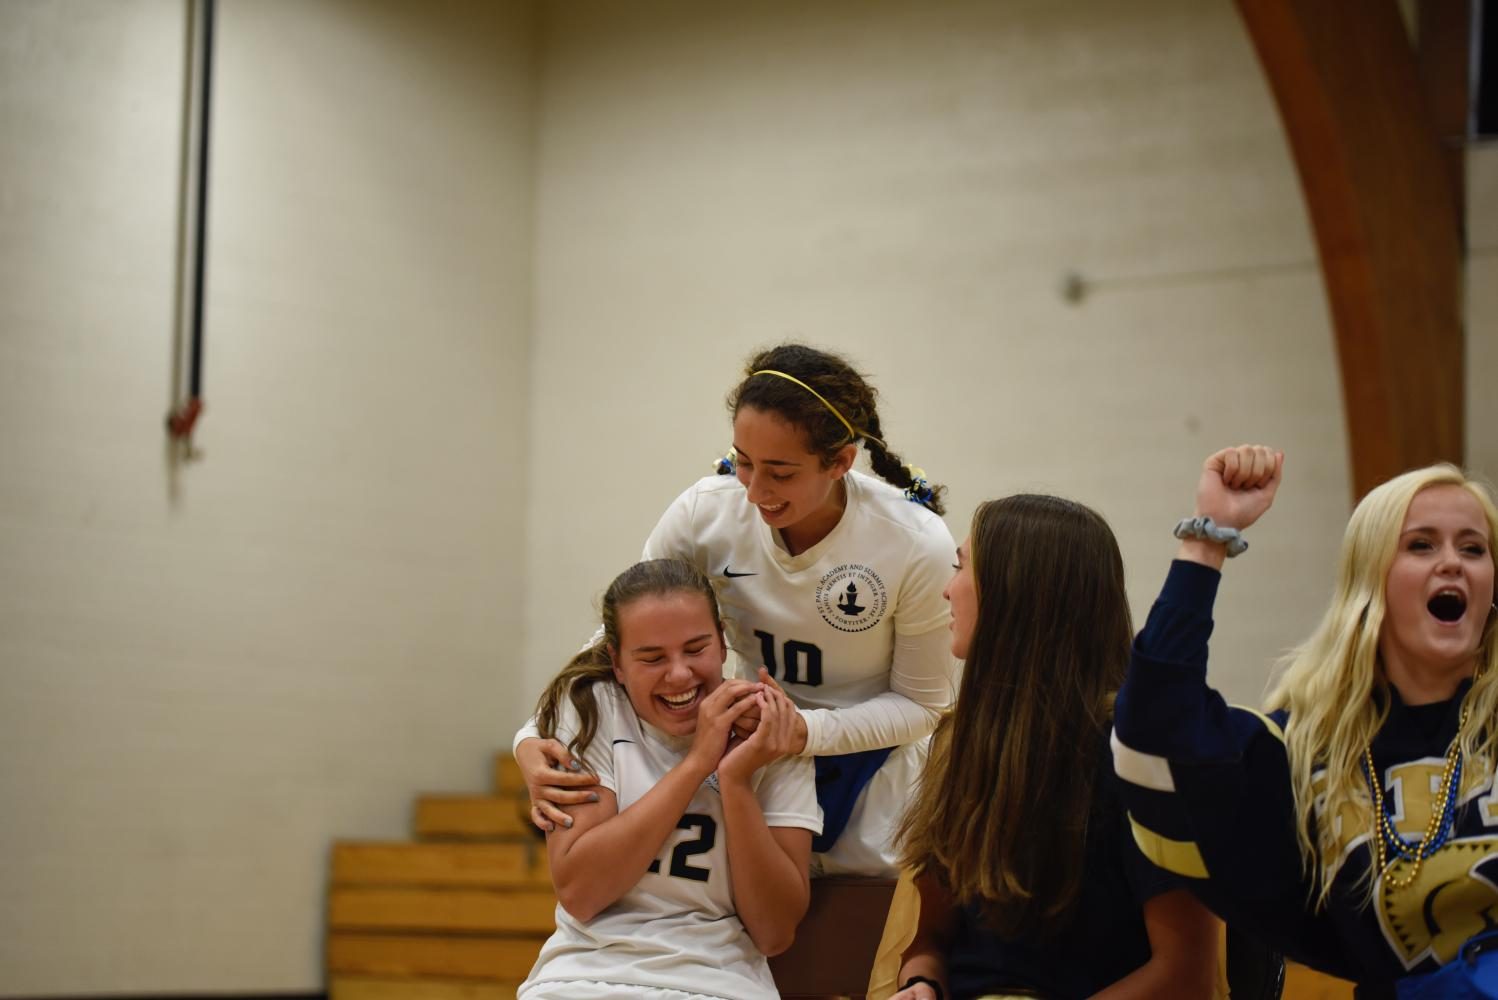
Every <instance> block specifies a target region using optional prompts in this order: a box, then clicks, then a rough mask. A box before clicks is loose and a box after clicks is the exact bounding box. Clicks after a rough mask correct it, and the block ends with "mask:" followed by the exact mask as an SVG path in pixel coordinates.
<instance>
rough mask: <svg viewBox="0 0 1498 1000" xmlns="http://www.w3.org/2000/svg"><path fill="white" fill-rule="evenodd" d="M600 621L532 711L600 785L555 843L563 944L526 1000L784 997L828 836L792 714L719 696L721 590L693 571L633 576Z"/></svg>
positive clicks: (559, 941)
mask: <svg viewBox="0 0 1498 1000" xmlns="http://www.w3.org/2000/svg"><path fill="white" fill-rule="evenodd" d="M602 617H603V623H602V624H603V629H602V636H601V637H600V639H599V640H598V641H597V642H596V643H594V644H593V645H592V646H590V647H589V648H588V649H586V650H584V651H583V652H582V653H579V654H578V655H577V656H576V657H574V658H573V660H572V662H571V663H569V664H568V665H567V666H566V667H565V668H563V670H562V671H561V673H560V674H559V675H558V676H557V677H556V678H555V679H554V680H553V681H552V682H551V684H550V685H549V686H548V687H547V689H546V691H545V692H544V693H543V694H542V696H541V700H540V703H539V705H538V706H537V712H536V716H537V722H538V726H539V729H540V731H541V732H542V733H543V734H545V736H546V737H548V738H555V739H557V740H558V741H560V742H563V743H565V744H566V745H567V746H568V748H569V749H570V752H571V754H572V755H574V758H575V759H577V760H579V761H581V762H582V763H581V766H582V767H583V768H585V769H586V770H585V771H584V772H583V773H585V774H586V775H587V776H588V778H589V779H590V780H591V781H592V782H593V784H592V785H591V786H590V787H589V788H588V790H587V791H586V792H585V799H587V801H584V802H581V803H578V804H576V805H571V806H567V807H566V809H567V813H568V815H569V817H570V818H571V820H572V823H571V824H570V825H559V826H557V828H556V829H554V830H553V831H551V832H550V833H549V834H548V835H547V838H546V850H547V856H548V859H549V860H550V862H551V876H552V882H553V884H554V885H555V888H556V892H557V899H558V906H557V911H556V922H557V930H556V933H555V934H553V935H552V936H551V938H550V939H548V940H547V942H546V944H545V945H544V946H543V947H542V949H541V954H540V957H539V958H538V959H537V961H536V965H535V967H534V968H533V969H532V970H531V973H530V976H529V977H528V978H527V980H526V981H525V983H524V984H522V986H521V988H520V991H519V994H518V995H519V997H520V998H521V1000H541V998H566V1000H586V998H590V997H598V998H602V997H620V996H623V997H641V998H646V997H661V996H670V997H673V998H677V1000H682V998H686V997H706V998H725V997H726V998H741V997H749V998H761V997H763V998H766V1000H768V998H772V997H775V996H777V993H776V991H775V984H774V982H773V980H772V979H771V977H770V971H769V965H768V963H767V962H766V959H765V956H766V955H773V954H777V953H779V952H781V951H784V950H785V949H786V948H787V947H789V945H790V943H791V940H792V939H793V937H794V934H795V929H796V925H797V923H799V922H800V919H801V917H802V915H803V914H804V913H805V912H806V906H807V901H808V898H809V888H808V880H807V868H808V864H809V860H810V855H811V839H812V835H813V834H814V833H816V832H817V831H818V830H820V829H821V819H820V817H819V815H818V812H817V804H816V792H815V789H814V788H813V784H812V768H811V762H810V761H809V760H806V759H802V758H796V757H792V756H787V754H788V753H789V748H790V742H791V738H792V735H793V730H794V726H793V718H794V713H795V709H794V707H793V706H792V705H791V703H790V700H789V699H788V698H786V697H785V695H784V694H783V693H781V692H780V691H779V690H777V689H776V688H775V687H774V686H773V685H765V684H760V683H754V682H750V681H744V680H724V679H723V662H724V658H725V656H726V651H725V649H724V645H723V630H722V624H721V622H720V620H719V616H718V607H717V604H716V602H715V600H714V597H713V590H712V587H711V585H710V584H709V583H708V581H707V580H706V578H704V577H703V575H702V574H701V573H699V572H697V570H695V569H693V568H692V567H691V566H690V565H689V564H687V563H685V562H682V561H680V560H675V559H659V560H653V561H648V562H642V563H637V564H636V565H634V566H632V567H630V568H629V569H628V570H626V571H625V572H624V573H622V574H620V576H619V577H618V578H617V579H616V580H615V581H614V582H613V584H612V585H610V587H609V589H608V591H607V592H606V593H605V594H604V599H603V616H602ZM751 709H752V710H754V711H756V712H757V713H758V714H759V719H760V722H759V725H758V727H757V728H756V729H755V730H754V731H753V733H752V734H751V735H749V736H748V737H747V738H741V737H737V736H734V734H733V725H734V723H735V721H736V720H738V719H739V718H741V717H742V716H743V715H744V713H745V712H747V711H749V710H751Z"/></svg>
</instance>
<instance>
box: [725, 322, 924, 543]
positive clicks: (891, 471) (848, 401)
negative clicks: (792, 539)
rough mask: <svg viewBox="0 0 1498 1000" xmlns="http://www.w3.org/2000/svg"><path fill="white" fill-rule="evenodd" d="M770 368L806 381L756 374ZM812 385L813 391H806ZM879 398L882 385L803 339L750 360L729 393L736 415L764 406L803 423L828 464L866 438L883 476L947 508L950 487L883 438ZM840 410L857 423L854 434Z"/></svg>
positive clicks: (728, 468)
mask: <svg viewBox="0 0 1498 1000" xmlns="http://www.w3.org/2000/svg"><path fill="white" fill-rule="evenodd" d="M766 371H774V372H781V373H783V374H785V375H789V376H791V377H792V378H794V379H796V380H797V381H799V382H802V383H804V386H803V385H797V384H796V382H794V381H790V380H789V379H785V378H776V377H774V376H772V375H765V374H758V375H756V374H755V373H756V372H760V373H763V372H766ZM808 387H809V388H810V389H812V390H813V391H812V392H808V391H807V388H808ZM818 396H820V397H821V398H820V399H819V398H818ZM878 399H879V392H878V390H876V389H875V388H874V387H873V386H872V385H870V384H869V383H868V381H867V380H866V379H865V378H864V376H863V375H861V374H860V373H859V372H857V371H855V370H854V368H853V366H852V365H851V364H849V363H848V360H847V359H846V358H844V357H842V356H841V355H837V354H833V353H832V352H831V351H821V350H818V349H817V348H815V347H808V346H806V345H805V344H780V345H778V346H776V347H772V348H770V349H769V350H765V351H760V352H758V353H757V354H755V355H754V356H753V357H752V358H750V359H749V362H748V364H746V365H745V366H744V378H743V380H742V381H740V382H739V384H738V385H736V386H735V387H734V388H733V391H732V392H730V393H729V394H728V409H729V411H730V412H731V413H733V414H734V415H735V416H736V415H737V414H738V412H739V410H741V409H742V408H744V407H746V406H747V407H750V408H751V409H755V410H763V411H764V412H766V413H773V414H775V415H777V416H779V417H780V418H782V419H783V420H786V421H787V422H789V423H791V424H793V425H794V426H796V427H798V428H800V429H801V431H802V432H803V433H805V434H806V447H807V450H808V451H810V452H811V453H812V454H814V455H816V456H818V457H819V458H820V459H821V461H822V465H823V467H824V468H825V467H827V466H830V465H831V464H832V463H833V461H834V460H835V459H836V457H837V453H838V452H839V451H841V450H842V448H843V447H844V446H845V445H847V444H850V443H853V442H858V441H862V443H863V446H864V448H865V449H866V450H867V451H868V453H869V465H870V466H871V467H872V468H873V470H874V472H875V474H877V475H878V476H879V478H880V479H883V480H884V481H885V482H887V483H890V484H891V485H893V486H896V487H898V488H900V489H902V490H904V491H905V494H906V496H908V497H909V498H910V499H911V500H913V501H915V502H917V503H919V504H921V505H922V506H924V507H926V508H927V509H928V510H930V511H932V512H933V513H936V514H942V513H945V507H944V506H943V505H942V499H941V498H942V494H944V493H945V492H946V490H947V488H946V487H945V486H940V485H932V484H930V483H928V482H926V479H925V477H924V475H922V474H921V472H920V470H919V469H913V468H912V467H911V466H909V465H906V464H905V463H904V462H903V461H902V460H901V458H900V456H899V455H896V454H895V453H894V452H892V451H890V450H889V446H888V445H886V444H885V443H884V430H883V428H882V427H881V426H880V423H879V409H878ZM824 401H825V402H824ZM833 409H835V410H836V411H837V413H833V412H832V411H833ZM838 414H841V415H842V418H843V420H846V421H847V422H848V424H851V425H852V426H853V428H854V432H853V434H852V436H851V437H850V435H849V431H848V426H847V425H846V424H844V423H843V420H839V419H838ZM718 470H719V472H720V473H723V474H729V473H731V472H732V463H731V462H727V461H720V462H719V463H718Z"/></svg>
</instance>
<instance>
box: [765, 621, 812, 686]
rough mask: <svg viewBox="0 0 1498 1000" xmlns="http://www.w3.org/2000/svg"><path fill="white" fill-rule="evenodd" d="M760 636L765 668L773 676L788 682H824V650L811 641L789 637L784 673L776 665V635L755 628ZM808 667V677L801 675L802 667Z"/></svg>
mask: <svg viewBox="0 0 1498 1000" xmlns="http://www.w3.org/2000/svg"><path fill="white" fill-rule="evenodd" d="M754 634H755V635H757V636H759V653H760V657H761V658H762V659H763V660H764V661H765V669H766V670H768V671H769V672H770V676H771V677H775V676H777V675H778V676H779V677H780V679H781V680H782V681H784V682H785V683H787V684H806V685H809V686H811V687H816V686H817V685H819V684H821V683H822V650H821V649H819V648H818V647H816V646H814V645H812V644H811V643H809V642H802V641H801V640H800V639H787V640H786V641H785V656H784V660H785V671H784V672H783V673H782V672H781V671H780V669H779V668H778V667H777V666H776V659H775V637H774V636H773V635H771V634H770V633H768V632H761V631H760V630H759V629H755V630H754ZM803 667H805V669H806V679H805V680H803V679H802V677H801V671H802V668H803Z"/></svg>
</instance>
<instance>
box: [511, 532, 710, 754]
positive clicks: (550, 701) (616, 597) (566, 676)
mask: <svg viewBox="0 0 1498 1000" xmlns="http://www.w3.org/2000/svg"><path fill="white" fill-rule="evenodd" d="M677 593H688V594H700V595H702V597H703V598H704V599H705V600H706V601H707V606H708V609H709V610H710V611H711V612H712V616H713V626H714V627H715V628H716V629H717V630H718V634H719V635H720V636H721V635H722V634H723V622H722V619H720V618H719V617H718V599H717V596H716V595H715V594H714V593H713V585H712V584H711V583H709V582H708V579H707V577H705V576H703V575H702V573H701V572H700V571H699V570H698V569H697V567H695V566H693V565H692V564H691V563H689V562H686V561H685V560H682V559H648V560H646V561H645V562H638V563H635V564H634V565H633V566H631V567H630V568H629V569H627V570H625V571H624V572H623V573H620V574H619V575H618V576H616V577H615V578H614V582H613V583H611V584H609V589H608V590H606V591H604V592H603V602H602V607H601V608H600V612H601V617H602V619H603V631H602V634H600V635H599V636H597V637H596V638H595V639H594V641H593V642H592V643H591V644H590V645H588V646H587V647H586V648H585V649H583V650H582V651H581V652H580V653H578V654H577V655H576V656H574V657H573V658H572V659H571V660H569V661H568V662H567V665H566V666H565V667H563V668H562V669H561V671H560V672H559V673H558V674H557V675H556V676H555V677H553V678H552V679H551V683H549V684H547V685H546V690H544V691H542V692H541V698H540V700H538V701H537V702H536V730H537V731H538V732H539V733H540V734H541V736H542V737H544V738H546V739H552V738H554V737H555V736H556V734H557V722H558V720H559V718H560V715H561V710H562V701H563V699H566V700H567V701H569V702H571V703H572V707H573V708H574V709H575V710H576V711H577V715H578V719H579V720H580V724H579V726H578V729H577V735H576V736H574V737H573V738H572V740H571V741H570V742H569V743H568V744H567V749H568V751H569V752H571V753H573V754H575V755H576V756H579V757H581V756H582V755H583V754H584V753H585V752H586V751H587V749H588V745H589V744H590V743H592V742H593V736H594V734H595V733H597V732H598V702H597V700H596V699H595V698H594V697H593V685H594V684H597V683H598V682H599V681H607V682H609V683H610V684H617V683H618V681H616V680H615V679H614V664H613V662H612V661H611V660H610V659H609V647H610V646H612V647H613V648H614V649H618V648H619V613H620V611H622V610H623V609H624V608H626V607H628V606H629V605H630V604H631V603H633V602H634V601H637V600H639V599H640V598H642V597H664V596H666V595H669V594H677Z"/></svg>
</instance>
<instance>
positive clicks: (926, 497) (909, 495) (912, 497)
mask: <svg viewBox="0 0 1498 1000" xmlns="http://www.w3.org/2000/svg"><path fill="white" fill-rule="evenodd" d="M905 471H906V472H908V473H910V485H909V486H907V487H905V499H906V500H909V501H910V502H911V503H918V504H921V505H922V506H925V505H928V504H930V503H931V501H932V500H933V499H935V497H936V493H935V491H934V490H932V489H931V484H930V483H929V482H927V481H926V470H925V469H920V468H917V467H915V466H914V465H907V466H905Z"/></svg>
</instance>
